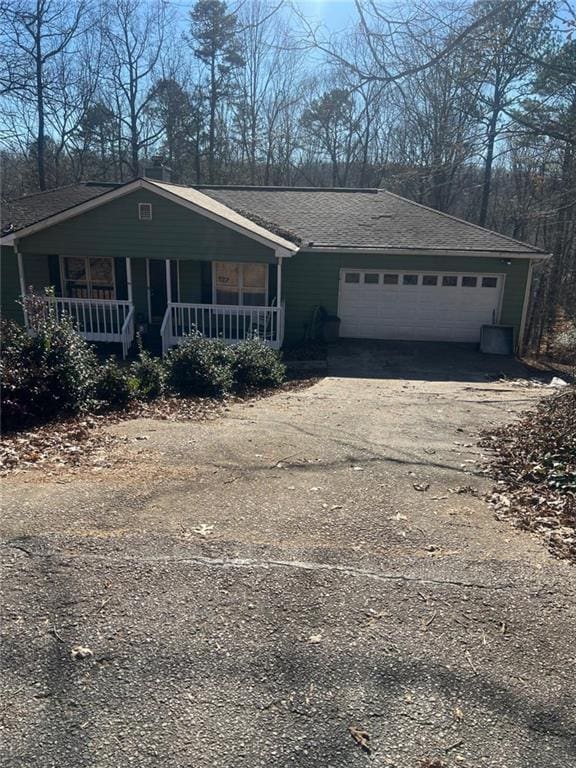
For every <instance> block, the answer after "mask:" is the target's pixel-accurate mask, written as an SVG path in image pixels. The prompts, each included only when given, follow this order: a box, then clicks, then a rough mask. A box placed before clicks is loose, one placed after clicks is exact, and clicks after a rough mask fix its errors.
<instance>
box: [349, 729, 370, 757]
mask: <svg viewBox="0 0 576 768" xmlns="http://www.w3.org/2000/svg"><path fill="white" fill-rule="evenodd" d="M348 730H349V732H350V735H351V736H352V738H353V739H354V741H355V742H356V744H358V746H359V747H362V749H363V750H364V751H365V752H368V753H370V752H372V748H371V747H370V743H369V742H370V734H369V733H368V731H365V730H363V729H362V728H356V726H354V725H350V726H349V727H348Z"/></svg>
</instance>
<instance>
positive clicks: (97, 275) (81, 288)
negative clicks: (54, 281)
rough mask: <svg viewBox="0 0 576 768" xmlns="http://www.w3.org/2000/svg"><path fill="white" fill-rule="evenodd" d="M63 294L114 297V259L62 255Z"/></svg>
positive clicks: (102, 297)
mask: <svg viewBox="0 0 576 768" xmlns="http://www.w3.org/2000/svg"><path fill="white" fill-rule="evenodd" d="M62 278H63V279H62V285H63V288H64V291H63V293H64V296H66V297H68V298H72V299H115V298H116V286H115V281H114V261H113V259H111V258H101V257H82V256H63V257H62Z"/></svg>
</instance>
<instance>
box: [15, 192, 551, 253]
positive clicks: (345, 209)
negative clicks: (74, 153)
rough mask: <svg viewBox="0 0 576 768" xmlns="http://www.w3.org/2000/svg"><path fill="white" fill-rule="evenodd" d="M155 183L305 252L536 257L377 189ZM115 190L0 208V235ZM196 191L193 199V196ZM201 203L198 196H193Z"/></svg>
mask: <svg viewBox="0 0 576 768" xmlns="http://www.w3.org/2000/svg"><path fill="white" fill-rule="evenodd" d="M147 181H150V182H152V183H155V184H158V186H163V187H165V188H169V189H170V191H173V192H174V194H178V195H180V196H181V197H183V198H186V196H190V195H192V196H195V197H196V196H198V192H201V193H203V194H204V195H208V196H209V197H210V198H212V199H214V200H215V201H216V202H217V203H220V204H222V205H224V206H227V207H228V208H229V209H232V210H233V211H235V212H236V213H238V214H240V215H241V216H243V217H245V218H248V219H250V220H251V221H252V222H254V223H255V224H256V225H258V226H259V227H263V228H264V229H266V230H268V231H269V232H272V233H273V234H275V235H277V236H279V237H281V238H284V239H287V240H291V241H293V242H299V243H301V244H302V246H303V247H305V248H306V247H310V246H311V245H312V247H314V248H321V247H322V248H333V249H338V248H358V249H362V248H364V249H370V248H374V249H382V250H385V249H395V250H398V249H400V250H403V249H406V251H410V250H424V251H431V252H434V251H454V252H457V253H474V252H486V253H490V252H494V253H510V254H526V255H539V254H544V252H543V251H542V250H541V249H539V248H537V247H535V246H533V245H529V244H528V243H521V242H519V241H518V240H513V239H512V238H509V237H506V236H504V235H500V234H498V233H497V232H491V231H490V230H487V229H483V228H482V227H478V226H476V225H475V224H470V223H469V222H467V221H464V220H462V219H457V218H454V217H453V216H448V215H447V214H444V213H439V212H438V211H435V210H433V209H432V208H427V207H426V206H423V205H419V204H418V203H414V202H412V201H411V200H407V199H405V198H403V197H399V196H398V195H394V194H392V193H391V192H386V191H384V190H381V189H332V188H317V187H299V188H293V187H292V188H290V187H247V186H243V187H225V186H205V185H201V186H197V187H195V188H191V187H185V186H182V185H176V184H165V183H164V184H163V183H159V182H155V181H154V180H152V179H147ZM117 186H120V185H118V184H113V183H104V182H83V183H78V184H70V185H68V186H66V187H59V188H58V189H53V190H49V191H47V192H40V193H37V194H34V195H27V196H26V197H21V198H19V199H17V200H13V201H11V202H6V203H3V204H2V211H1V214H2V230H3V232H4V233H5V232H6V227H7V225H9V224H11V225H12V230H11V231H16V230H18V229H22V228H23V227H25V226H29V225H31V224H35V223H36V222H39V221H42V220H43V219H46V218H49V217H50V216H53V215H55V214H57V213H61V212H63V211H66V210H69V209H71V208H74V207H75V206H77V205H80V204H81V203H85V202H87V201H88V200H92V199H93V198H95V197H99V196H100V195H105V194H106V192H109V191H110V190H111V189H114V188H116V187H117ZM196 190H198V192H197V191H196ZM198 197H200V196H198Z"/></svg>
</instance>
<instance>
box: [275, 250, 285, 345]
mask: <svg viewBox="0 0 576 768" xmlns="http://www.w3.org/2000/svg"><path fill="white" fill-rule="evenodd" d="M277 258H278V268H277V269H276V307H277V310H276V337H277V339H276V341H277V343H278V346H279V347H281V346H282V343H283V341H284V310H283V308H282V256H278V257H277Z"/></svg>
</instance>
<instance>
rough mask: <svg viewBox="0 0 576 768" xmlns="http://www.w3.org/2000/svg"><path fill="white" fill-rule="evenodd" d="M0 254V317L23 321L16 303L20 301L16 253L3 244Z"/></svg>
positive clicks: (20, 310) (20, 309) (19, 307)
mask: <svg viewBox="0 0 576 768" xmlns="http://www.w3.org/2000/svg"><path fill="white" fill-rule="evenodd" d="M0 255H1V257H2V259H1V266H2V269H1V271H0V280H1V281H2V286H1V287H2V294H1V299H0V309H1V311H2V317H6V318H8V319H9V320H16V321H17V322H19V323H23V322H24V315H23V313H22V307H21V306H20V305H19V304H18V303H17V302H18V301H20V278H19V277H18V261H17V257H16V253H15V251H14V249H13V248H11V247H10V246H6V245H3V246H2V249H1V254H0Z"/></svg>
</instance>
